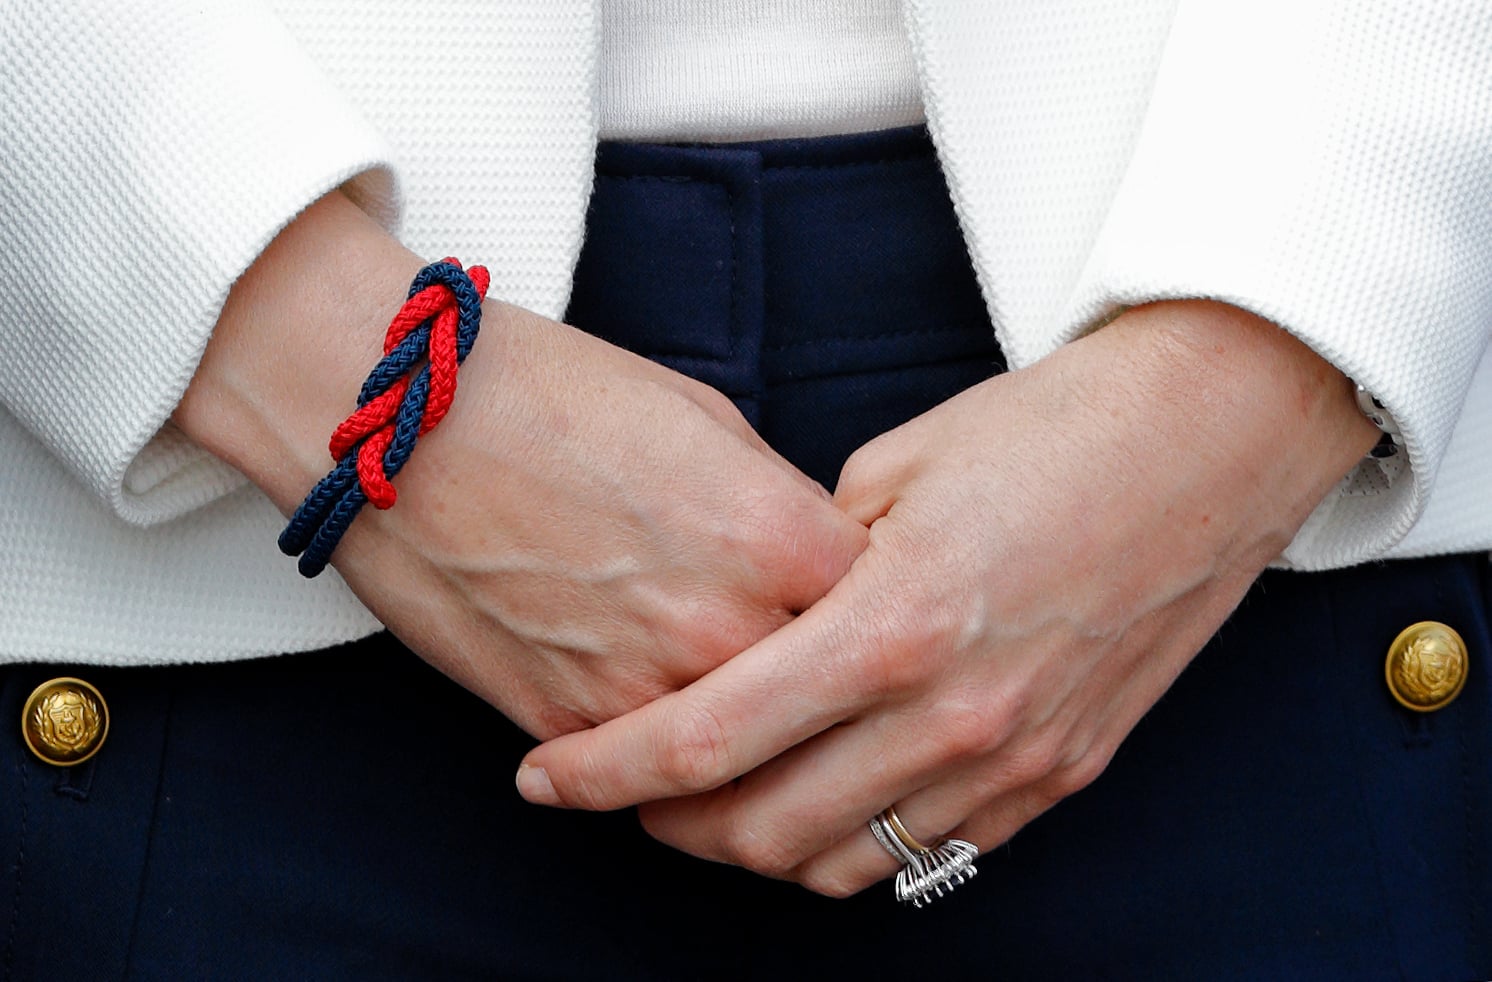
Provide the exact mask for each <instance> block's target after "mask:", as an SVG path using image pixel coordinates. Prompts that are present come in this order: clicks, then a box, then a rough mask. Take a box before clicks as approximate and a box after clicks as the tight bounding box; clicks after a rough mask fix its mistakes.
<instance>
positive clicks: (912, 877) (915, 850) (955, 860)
mask: <svg viewBox="0 0 1492 982" xmlns="http://www.w3.org/2000/svg"><path fill="white" fill-rule="evenodd" d="M870 831H871V834H873V835H874V836H875V837H876V841H877V842H879V843H880V844H881V848H883V849H885V850H886V851H887V852H888V853H890V854H891V856H892V858H893V859H895V860H896V861H897V862H899V863H901V864H902V867H901V872H899V873H897V874H896V899H897V900H900V901H901V902H902V903H910V904H911V905H912V906H913V907H925V906H927V905H928V904H930V903H932V902H933V901H934V900H935V899H937V898H938V897H941V896H943V894H945V893H952V892H953V888H954V887H956V886H959V885H960V884H962V883H964V882H966V881H968V880H972V879H973V878H974V877H975V875H976V874H978V872H979V870H978V869H976V868H975V866H974V860H976V859H978V858H979V847H978V846H976V845H974V843H972V842H966V841H964V840H963V839H939V840H938V842H937V843H936V844H934V845H931V846H925V845H923V844H922V843H920V842H918V841H917V840H916V839H915V838H913V837H912V834H911V833H910V832H908V831H907V827H906V826H905V825H903V824H902V822H901V817H900V816H899V815H897V814H896V809H895V808H887V809H886V810H885V811H883V812H881V813H880V814H879V815H877V816H876V817H875V818H872V819H871V820H870Z"/></svg>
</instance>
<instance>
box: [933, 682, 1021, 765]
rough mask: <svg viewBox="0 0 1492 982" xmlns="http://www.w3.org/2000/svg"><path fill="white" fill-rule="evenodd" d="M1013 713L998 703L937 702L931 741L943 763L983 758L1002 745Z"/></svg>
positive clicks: (964, 699) (971, 699) (982, 699)
mask: <svg viewBox="0 0 1492 982" xmlns="http://www.w3.org/2000/svg"><path fill="white" fill-rule="evenodd" d="M1012 718H1013V717H1012V714H1011V710H1010V708H1009V707H1008V706H1007V705H1006V704H1005V703H1004V702H1002V701H1001V700H998V699H992V698H989V697H978V696H967V695H966V696H961V697H959V698H954V699H948V700H944V701H942V702H940V703H939V705H938V710H937V713H936V716H935V718H934V721H933V723H932V726H933V733H932V739H933V742H934V745H935V746H936V747H937V748H938V754H939V757H940V758H942V761H943V762H944V763H951V762H954V761H958V760H964V759H967V758H971V757H983V756H985V755H986V754H989V753H992V752H994V751H995V750H996V749H998V748H999V747H1000V745H1001V744H1002V743H1004V742H1005V738H1006V735H1007V733H1008V732H1009V730H1010V726H1011V720H1012Z"/></svg>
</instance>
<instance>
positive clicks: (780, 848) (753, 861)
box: [725, 823, 802, 880]
mask: <svg viewBox="0 0 1492 982" xmlns="http://www.w3.org/2000/svg"><path fill="white" fill-rule="evenodd" d="M725 851H726V855H727V857H728V858H729V860H730V862H732V863H734V864H735V865H737V866H742V867H745V868H746V869H749V870H751V871H752V872H753V873H760V874H761V875H762V876H770V877H772V878H773V879H778V880H782V879H787V878H788V877H789V875H790V874H791V873H792V871H793V869H794V868H795V867H797V865H798V863H799V861H800V860H801V858H802V857H800V856H797V855H795V854H794V853H793V852H792V850H791V847H790V846H789V845H788V844H787V843H786V842H785V841H784V840H783V839H781V838H780V837H777V836H774V835H772V834H770V833H767V832H764V831H763V830H762V829H761V828H760V827H759V826H756V825H753V824H749V823H737V824H733V825H732V826H731V828H729V829H728V830H727V831H726V833H725Z"/></svg>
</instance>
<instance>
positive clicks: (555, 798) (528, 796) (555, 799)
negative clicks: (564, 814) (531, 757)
mask: <svg viewBox="0 0 1492 982" xmlns="http://www.w3.org/2000/svg"><path fill="white" fill-rule="evenodd" d="M518 793H519V794H521V795H523V797H524V800H525V801H531V802H533V803H534V804H536V805H557V804H559V795H557V794H555V793H554V785H553V784H551V783H549V773H548V772H547V771H545V770H544V768H542V767H534V766H532V765H530V764H520V765H519V766H518Z"/></svg>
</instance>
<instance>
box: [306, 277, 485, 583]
mask: <svg viewBox="0 0 1492 982" xmlns="http://www.w3.org/2000/svg"><path fill="white" fill-rule="evenodd" d="M487 285H488V276H487V271H486V270H485V269H483V268H482V267H480V266H473V267H472V268H471V270H470V271H465V270H462V268H461V266H460V264H459V263H457V262H456V261H455V260H453V259H447V260H443V261H441V262H438V263H432V264H430V265H429V266H426V267H425V268H424V269H422V270H420V271H419V273H418V274H417V275H416V276H415V278H414V281H413V282H412V283H411V284H410V287H409V295H408V298H407V300H406V302H405V305H404V307H403V308H401V309H400V312H399V314H398V315H396V316H395V318H394V322H393V323H392V324H391V325H390V326H389V339H390V341H392V340H393V339H395V338H397V342H396V343H394V344H393V345H392V347H389V343H388V342H387V341H386V342H385V349H386V352H387V353H386V354H385V355H384V356H383V358H382V359H380V360H379V362H378V364H377V365H375V366H374V368H373V371H372V372H371V373H369V375H368V378H367V381H365V382H364V383H363V387H362V390H361V391H360V392H359V393H358V398H357V405H358V409H357V411H356V412H354V413H353V414H352V416H350V417H348V419H347V421H346V422H344V423H343V424H342V426H341V427H339V428H338V432H337V434H335V435H334V436H333V441H332V445H333V447H337V446H338V440H339V437H340V438H341V440H342V443H343V444H345V445H346V446H345V449H344V451H343V453H342V454H341V456H340V458H339V459H338V460H337V463H336V466H335V467H333V468H332V470H331V473H329V474H327V475H326V476H325V477H323V478H322V479H321V480H320V481H319V482H317V484H316V486H315V487H314V488H312V489H311V492H310V494H308V495H306V498H305V500H304V501H302V502H301V505H300V507H299V508H297V509H296V511H295V514H294V515H293V516H291V519H290V522H289V524H288V525H286V526H285V531H283V532H282V533H280V540H279V544H280V551H281V552H283V553H285V554H286V555H287V556H294V555H297V554H298V555H299V556H300V560H299V562H298V563H297V567H298V568H299V570H300V572H301V575H303V576H307V577H312V576H316V575H317V574H319V573H320V572H321V571H322V570H323V569H325V568H326V565H327V563H328V562H329V561H330V559H331V556H332V553H333V551H335V549H336V548H337V543H339V542H340V541H341V540H342V536H343V534H344V533H345V532H346V531H347V529H348V527H349V526H350V525H351V524H352V521H353V519H355V518H356V517H357V515H358V512H359V511H361V510H362V507H363V505H365V504H367V503H368V501H369V500H370V488H369V486H368V485H369V484H370V483H371V484H373V485H374V487H373V488H372V491H373V492H374V497H373V500H374V502H375V504H378V505H379V506H380V507H388V506H389V505H391V504H392V503H393V500H394V493H393V488H392V486H391V485H389V484H388V481H389V480H391V479H392V478H393V477H394V475H396V474H398V473H399V471H400V470H401V469H403V467H404V465H405V464H406V463H407V462H408V461H409V457H410V455H411V454H412V453H413V452H414V445H415V442H416V441H417V440H418V438H419V436H420V435H421V433H423V432H428V431H429V430H430V429H431V428H433V427H434V425H435V424H436V423H438V422H439V417H441V416H444V413H445V410H446V408H447V407H448V406H449V404H450V398H451V396H452V395H453V394H454V387H455V375H456V373H455V369H456V366H458V365H460V364H461V362H463V361H465V360H466V356H467V354H468V353H469V352H470V351H471V347H472V344H473V343H474V342H475V341H476V339H477V332H478V331H479V330H480V329H481V324H482V298H483V295H484V294H485V293H486V292H487ZM431 287H445V288H446V289H447V290H449V291H450V292H449V294H446V293H445V292H444V291H438V292H437V291H430V292H426V291H429V290H430V288H431ZM451 301H454V304H455V318H454V321H455V323H454V331H455V344H454V350H455V362H454V364H449V365H440V366H437V367H439V368H441V369H443V371H442V372H441V373H440V374H439V375H438V376H437V378H436V380H435V382H434V383H432V376H431V369H432V363H431V361H430V359H431V357H432V354H431V332H432V331H433V330H440V329H441V328H442V326H443V325H445V326H446V327H447V328H448V327H449V326H450V321H451V318H450V316H449V309H450V302H451ZM442 314H445V317H444V318H442ZM412 317H420V318H421V319H420V320H419V321H418V323H417V324H416V325H414V326H411V325H410V324H409V320H410V318H412ZM401 332H404V333H403V336H402V337H398V335H399V334H400V333H401ZM442 350H447V351H448V350H449V347H447V348H444V349H442ZM422 361H423V362H424V364H420V363H421V362H422ZM416 366H419V367H418V371H415V374H414V377H413V378H412V379H409V381H408V386H407V389H406V390H405V392H404V395H403V398H401V399H400V400H399V402H398V405H397V408H393V407H390V409H391V411H390V412H385V413H382V414H380V413H379V412H378V410H379V409H380V407H379V406H376V405H374V406H371V407H370V404H372V403H374V402H375V400H377V399H378V398H379V397H380V396H383V395H385V394H386V393H388V392H390V390H392V389H394V388H395V387H396V386H398V385H400V384H401V383H402V382H403V381H404V380H405V379H406V377H407V376H408V375H409V373H410V372H411V371H414V370H415V368H416ZM432 384H434V385H435V386H436V388H437V389H438V390H440V393H441V395H442V399H441V400H440V405H439V407H438V409H437V410H431V415H430V416H429V418H428V419H427V409H430V408H431V407H430V399H431V394H432ZM370 408H371V410H373V411H372V412H370ZM437 412H438V415H436V413H437ZM349 433H352V434H355V435H356V439H355V440H354V441H351V442H349V441H348V438H347V437H348V434H349ZM370 441H372V442H371V443H370ZM383 441H386V442H387V447H386V449H384V451H383V453H382V454H381V456H379V457H376V458H372V459H371V460H370V457H369V454H368V452H367V450H366V449H365V448H367V447H369V446H371V447H372V448H375V449H376V447H377V446H378V445H379V443H380V442H383ZM333 453H334V454H335V450H334V451H333ZM375 462H376V464H377V465H378V467H379V468H381V472H379V470H375V469H373V468H371V467H370V464H372V463H375Z"/></svg>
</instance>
